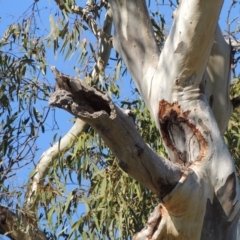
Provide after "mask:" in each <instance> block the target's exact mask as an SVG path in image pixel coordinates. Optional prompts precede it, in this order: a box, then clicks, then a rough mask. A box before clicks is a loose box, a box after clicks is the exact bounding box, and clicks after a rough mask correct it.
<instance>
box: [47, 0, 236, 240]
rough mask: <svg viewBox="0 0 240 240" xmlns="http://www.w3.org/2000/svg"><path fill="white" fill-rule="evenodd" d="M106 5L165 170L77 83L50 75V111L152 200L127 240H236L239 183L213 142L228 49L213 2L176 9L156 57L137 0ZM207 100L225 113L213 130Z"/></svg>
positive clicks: (120, 117) (102, 100)
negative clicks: (74, 120)
mask: <svg viewBox="0 0 240 240" xmlns="http://www.w3.org/2000/svg"><path fill="white" fill-rule="evenodd" d="M110 4H111V8H112V11H113V18H114V26H115V35H114V47H115V49H116V50H117V51H118V52H119V54H120V55H121V56H122V58H123V60H124V61H125V64H126V65H127V68H128V69H129V71H130V72H131V74H132V77H133V79H134V81H135V83H136V85H137V87H138V89H139V91H140V93H141V94H142V96H143V98H144V101H145V102H146V104H147V106H148V108H149V110H150V112H151V114H152V116H153V118H154V120H155V122H156V125H157V126H158V128H159V130H160V132H161V136H162V138H163V141H164V143H165V146H166V149H167V151H168V154H169V158H170V161H167V160H165V159H163V158H161V157H157V156H155V155H154V154H153V153H152V151H151V150H150V149H149V148H148V147H147V146H146V145H144V143H142V142H141V140H140V136H139V135H137V133H136V130H135V129H134V125H131V124H130V123H129V120H126V116H125V115H124V114H122V113H121V111H120V110H119V109H118V108H117V107H116V106H114V105H113V104H112V103H111V101H110V100H109V99H108V98H107V97H106V96H103V95H102V94H101V93H99V92H97V91H96V90H93V89H91V88H89V87H87V86H85V85H84V84H82V83H81V82H80V80H79V81H77V79H73V78H70V77H67V76H64V77H62V76H63V75H61V74H57V76H56V80H57V85H58V88H59V89H58V90H57V91H56V92H55V93H54V94H53V96H52V98H51V100H50V103H51V104H52V105H54V106H57V107H61V108H64V109H65V110H67V111H69V112H71V113H72V114H74V115H75V116H76V117H79V118H81V119H83V120H84V121H86V122H87V123H89V124H90V125H91V126H93V127H94V128H95V129H96V130H97V131H98V132H99V134H100V136H101V137H102V138H103V139H104V140H105V142H106V143H107V145H108V146H109V147H110V148H111V150H112V151H113V153H114V154H115V155H116V157H117V158H118V159H119V163H120V166H121V167H122V168H123V169H124V170H125V171H126V172H128V173H129V174H130V175H131V176H132V177H134V178H135V179H137V180H138V181H140V182H142V183H143V184H144V185H145V186H146V187H148V188H149V189H151V190H152V191H154V192H155V193H157V194H158V195H159V196H160V198H161V199H162V201H161V203H160V204H159V205H158V206H157V207H156V208H155V210H154V212H153V214H152V216H151V217H150V218H149V221H148V224H147V226H146V227H145V228H144V229H143V230H142V231H141V232H140V233H137V234H136V235H135V236H134V239H135V240H139V239H141V240H142V239H144V240H145V239H146V240H147V239H184V240H187V239H189V240H190V239H191V240H192V239H194V240H195V239H196V240H198V239H202V240H205V239H208V240H211V239H214V240H215V239H218V240H226V239H228V240H233V239H234V240H236V239H237V238H236V232H237V222H238V219H239V214H240V203H239V200H240V193H239V182H238V179H237V174H236V171H235V167H234V163H233V161H232V158H231V156H230V154H229V151H228V148H227V147H226V145H225V143H224V141H223V138H222V132H223V129H224V128H225V126H226V123H227V121H228V118H229V115H230V112H231V107H230V104H229V97H228V95H227V94H228V87H227V86H228V84H229V82H228V81H229V68H228V67H229V64H230V62H229V59H228V57H229V51H230V50H229V51H228V52H225V50H226V49H227V48H228V46H227V45H224V44H223V38H222V36H221V32H220V30H219V28H218V27H217V21H218V17H219V13H220V10H221V7H222V1H220V0H212V1H207V0H192V1H189V0H183V1H181V4H180V6H179V8H178V9H177V11H176V12H175V14H174V22H173V26H172V29H171V31H170V34H169V36H168V38H167V40H166V43H165V46H164V48H163V50H162V53H161V54H160V52H159V49H158V47H157V44H156V41H155V38H154V34H153V31H152V27H151V23H150V18H149V15H148V12H147V8H146V5H145V1H144V0H138V1H135V0H128V1H127V0H111V1H110ZM216 29H217V30H216ZM214 36H216V37H215V43H214V47H213V48H212V46H213V42H214ZM211 49H212V54H211V58H210V60H209V56H210V53H211ZM216 53H217V54H216ZM215 60H216V61H215ZM207 65H208V68H207V72H208V73H207V74H208V77H207V79H208V80H207V81H209V82H207V83H206V84H205V82H204V78H203V75H204V72H205V71H206V67H207ZM225 65H226V66H225ZM223 66H225V67H223ZM218 68H221V70H220V71H221V75H220V74H217V69H218ZM219 75H220V76H219ZM205 76H206V74H205ZM210 81H211V82H212V84H211V86H212V89H210V87H209V84H210ZM221 85H222V86H226V89H223V88H222V87H219V86H221ZM207 88H209V89H207ZM224 94H225V95H224ZM211 95H214V97H212V98H213V100H214V101H216V104H218V105H219V107H220V108H221V109H224V111H228V116H227V117H226V118H224V120H223V121H222V120H221V118H220V117H219V116H220V114H219V109H218V107H217V105H215V107H214V106H212V108H213V109H212V110H211V108H210V106H209V102H208V101H209V98H210V96H211ZM83 96H84V97H83ZM93 96H94V97H93ZM83 99H87V102H86V101H84V102H83ZM214 115H215V117H216V119H215V117H214ZM219 128H220V129H219ZM139 143H140V144H139ZM123 150H124V151H123Z"/></svg>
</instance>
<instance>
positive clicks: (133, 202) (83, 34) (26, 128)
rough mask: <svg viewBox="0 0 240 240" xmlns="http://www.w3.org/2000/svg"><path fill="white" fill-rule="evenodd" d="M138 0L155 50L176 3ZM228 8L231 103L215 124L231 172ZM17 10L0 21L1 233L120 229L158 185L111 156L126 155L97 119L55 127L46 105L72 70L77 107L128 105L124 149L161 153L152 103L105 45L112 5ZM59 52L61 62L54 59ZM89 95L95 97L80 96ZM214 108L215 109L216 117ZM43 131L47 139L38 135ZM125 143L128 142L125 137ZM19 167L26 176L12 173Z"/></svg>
mask: <svg viewBox="0 0 240 240" xmlns="http://www.w3.org/2000/svg"><path fill="white" fill-rule="evenodd" d="M146 4H147V7H148V10H149V15H150V20H151V22H150V23H149V24H150V25H151V26H152V29H153V35H154V36H155V39H156V46H154V47H155V49H157V51H159V52H160V51H161V50H162V49H163V47H164V45H165V43H166V39H167V38H168V35H169V31H170V26H169V22H172V20H171V13H172V12H174V11H175V10H176V9H177V7H178V4H179V3H178V1H171V0H169V1H164V0H163V1H158V0H156V1H146ZM234 8H239V2H238V1H231V3H229V4H228V6H227V7H224V9H223V11H225V12H227V17H226V26H221V27H222V32H223V36H224V38H225V40H226V42H227V43H230V45H231V56H232V59H231V61H232V62H231V67H232V69H231V73H232V77H231V84H230V97H231V103H232V105H233V113H232V115H231V119H230V121H229V124H228V127H227V129H226V131H225V126H223V129H224V131H223V132H224V140H225V142H226V144H227V146H228V148H229V150H230V153H231V155H232V158H233V160H234V162H235V165H236V169H237V173H238V175H239V173H240V123H239V117H240V108H239V102H240V99H239V98H240V79H239V69H238V62H239V59H240V58H239V50H240V47H239V46H240V45H239V44H240V43H239V42H238V39H239V25H238V24H239V23H238V17H236V16H235V15H234V14H232V13H233V12H234ZM19 11H21V12H19V15H18V16H16V18H14V19H13V21H12V23H11V24H10V25H9V26H4V27H5V32H4V34H3V35H2V36H1V39H0V80H1V81H0V112H1V118H0V121H1V122H0V128H1V131H0V151H1V152H0V156H1V165H0V182H1V185H0V188H1V207H0V208H1V211H0V233H1V234H3V235H7V236H9V238H10V239H20V238H22V239H28V238H26V236H28V237H29V239H128V238H130V237H131V236H133V235H134V234H135V233H136V232H139V231H140V230H141V229H142V228H143V227H144V225H145V224H146V222H147V220H148V217H149V214H150V212H152V211H153V209H154V207H155V206H156V205H157V204H158V203H159V201H160V200H161V199H160V197H159V195H158V194H157V192H156V191H155V190H154V189H153V188H151V187H146V186H144V185H142V184H141V183H140V182H141V179H138V180H139V181H140V182H139V181H136V180H134V179H133V178H132V177H131V176H129V175H128V174H127V173H125V172H124V171H123V170H124V169H125V168H126V166H124V164H122V165H121V164H120V166H119V163H118V160H117V158H116V155H117V154H122V156H125V155H124V152H127V150H126V149H119V152H120V153H117V154H116V153H115V152H112V151H111V150H110V149H109V144H118V143H117V141H116V142H114V141H113V140H111V139H110V140H109V139H104V140H103V138H102V136H101V131H106V129H105V130H104V129H102V130H101V129H100V130H99V131H95V130H94V127H93V126H90V125H89V124H88V123H86V122H85V121H83V119H79V118H73V117H72V119H71V121H72V122H73V124H72V125H73V126H72V128H71V129H70V130H69V132H68V133H67V134H59V131H58V128H59V127H58V124H59V126H62V125H63V124H64V123H63V122H62V119H61V116H60V115H57V116H58V117H55V110H54V109H53V108H52V107H50V106H48V101H49V99H50V96H53V93H54V91H55V90H56V89H58V88H59V89H60V90H61V88H62V87H64V88H69V86H66V85H67V84H66V82H64V79H66V78H68V77H69V76H68V75H65V74H63V73H67V74H70V75H72V77H71V79H73V80H72V82H74V81H75V80H76V79H80V80H81V81H82V82H83V85H82V86H81V88H82V89H83V91H85V90H86V89H87V90H86V92H87V93H88V95H86V97H83V98H82V99H80V101H81V103H82V105H83V106H86V109H87V110H86V111H92V112H94V111H97V110H101V109H105V111H106V112H107V113H108V114H111V109H109V107H108V106H107V105H104V104H103V103H102V102H101V101H99V99H98V98H97V97H96V96H102V95H101V94H100V93H106V95H105V96H106V97H105V98H104V101H106V102H110V99H111V101H112V102H113V104H114V106H117V109H120V110H122V111H123V112H124V113H125V114H126V115H128V117H129V126H130V125H131V124H132V125H131V127H132V128H134V129H135V130H137V131H138V132H139V136H141V139H140V137H139V140H138V141H139V146H137V147H138V152H137V153H131V154H132V157H133V158H134V154H136V155H138V154H140V153H141V154H142V145H141V144H146V145H147V146H148V147H149V149H151V150H149V151H152V153H151V154H152V155H151V156H152V157H153V158H154V157H155V156H157V154H159V155H161V156H163V157H165V158H168V154H167V152H166V150H165V147H164V145H163V140H162V138H161V137H160V134H159V130H158V129H157V127H156V125H155V122H154V120H153V119H152V118H151V116H150V112H149V110H148V109H149V106H150V105H151V104H149V103H148V102H144V101H143V97H142V96H141V95H140V93H142V92H141V87H139V86H136V85H137V84H136V85H135V83H134V82H133V81H132V79H131V76H130V74H129V71H131V70H132V69H131V68H130V67H129V66H126V65H125V64H127V63H124V61H123V59H122V56H120V54H119V53H118V52H117V51H116V50H115V49H114V48H116V46H113V18H114V17H116V15H114V16H113V13H112V10H111V8H110V4H109V2H108V1H106V0H99V1H96V0H87V1H74V0H55V1H50V2H49V3H47V2H45V1H29V7H28V8H27V9H26V11H25V9H23V10H21V9H20V10H19ZM2 12H4V11H2ZM115 14H116V13H115ZM173 15H174V14H173ZM4 17H5V16H4V15H3V16H2V20H1V21H2V22H1V24H3V25H4ZM46 17H48V20H47V21H46V19H45V18H46ZM119 24H121V23H119ZM136 24H137V22H136ZM146 24H148V23H146ZM136 26H137V25H136ZM206 34H207V33H206ZM149 43H151V42H149ZM125 44H126V45H125V46H126V47H127V43H125ZM118 49H119V48H118ZM123 52H124V49H123ZM149 54H150V53H149ZM53 56H54V58H53ZM153 58H154V57H153ZM54 59H55V60H54ZM58 61H59V62H61V63H62V64H59V66H60V67H61V68H63V69H59V67H58V65H57V64H58ZM166 61H168V60H167V59H166ZM153 62H154V59H153ZM53 65H57V67H58V69H56V68H55V67H53ZM65 66H67V67H65ZM69 68H71V69H69ZM52 71H53V73H54V74H55V77H56V78H61V79H63V80H62V85H63V86H62V85H61V83H59V82H58V85H57V86H56V87H55V80H54V75H53V74H52ZM60 71H61V72H63V73H60ZM132 71H133V70H132ZM133 72H134V71H133ZM135 74H136V75H137V74H138V73H137V72H136V73H135ZM132 77H134V76H132ZM74 79H75V80H74ZM74 84H75V83H74ZM84 84H85V85H84ZM227 85H228V84H227ZM88 87H91V88H89V89H88ZM96 89H97V90H96ZM79 91H80V90H79ZM98 91H99V92H98ZM89 99H91V101H92V102H93V103H94V106H93V105H92V106H88V105H87V104H85V103H87V102H88V100H89ZM50 102H51V100H50ZM219 104H220V103H218V105H219ZM66 105H67V103H66ZM89 109H90V110H89ZM120 110H119V113H118V114H120V112H121V111H120ZM58 111H59V110H58ZM150 111H151V109H150ZM61 114H64V113H61ZM221 114H222V115H223V114H224V113H222V112H221V113H220V117H221ZM226 114H227V113H226ZM229 114H230V113H229ZM101 121H107V120H106V119H104V118H103V119H102V120H101ZM116 124H117V123H116ZM94 126H95V125H94ZM95 127H96V126H95ZM60 130H61V129H60ZM124 131H126V132H129V131H130V130H129V129H128V128H127V127H126V129H124V130H123V133H122V134H123V135H122V138H121V139H122V141H126V142H127V143H128V140H127V139H124V134H125V133H124ZM49 132H50V136H51V135H52V136H51V139H46V138H49ZM45 136H47V137H45ZM40 137H41V139H43V140H42V141H45V142H46V141H47V142H49V143H51V144H49V149H45V150H44V151H42V147H41V146H39V144H41V141H39V138H40ZM111 141H112V143H111ZM141 141H142V142H141ZM144 142H145V143H144ZM140 143H141V144H140ZM130 144H133V143H132V142H131V141H130V140H129V145H130ZM119 146H121V145H119ZM128 154H129V153H128ZM40 155H41V156H40ZM36 156H40V157H36ZM126 157H129V156H128V155H127V153H126ZM143 165H144V163H143ZM136 167H137V166H136ZM155 167H156V168H157V165H156V166H153V168H155ZM122 169H123V170H122ZM173 172H174V169H173ZM148 174H149V173H147V170H145V172H142V176H141V177H142V178H147V177H148ZM149 175H150V174H149ZM23 176H27V177H26V178H25V179H24V180H23V181H19V178H20V179H22V178H23ZM133 177H135V176H133ZM149 178H150V177H149ZM176 178H177V177H176ZM174 180H175V179H174V177H173V179H172V181H173V182H174ZM149 181H150V180H149ZM150 185H151V184H149V186H150ZM168 191H169V189H167V190H166V192H168ZM36 236H37V237H36Z"/></svg>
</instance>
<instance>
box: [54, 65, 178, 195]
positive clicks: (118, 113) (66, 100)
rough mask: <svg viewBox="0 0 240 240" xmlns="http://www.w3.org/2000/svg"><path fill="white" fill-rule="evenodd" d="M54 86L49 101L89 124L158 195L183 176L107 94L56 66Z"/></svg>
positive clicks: (121, 162)
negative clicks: (148, 141) (161, 155)
mask: <svg viewBox="0 0 240 240" xmlns="http://www.w3.org/2000/svg"><path fill="white" fill-rule="evenodd" d="M53 71H54V72H55V78H56V81H57V89H58V90H56V91H55V93H54V94H53V95H52V96H51V98H50V104H51V105H52V106H56V107H59V108H63V109H65V110H66V111H68V112H70V113H72V114H73V115H74V116H76V117H77V118H81V119H82V120H84V121H85V122H87V123H88V124H89V125H91V126H92V127H93V128H94V129H95V130H96V131H97V132H98V133H99V135H100V136H101V137H102V138H103V140H104V141H105V143H106V144H107V146H108V147H109V148H110V149H111V151H112V152H113V154H114V155H115V156H116V157H117V158H118V161H119V166H120V167H121V168H122V169H123V170H124V171H125V172H127V173H128V174H129V175H130V176H132V177H133V178H134V179H136V180H137V181H139V182H140V183H142V184H143V185H145V186H146V187H147V188H149V189H151V190H152V191H153V192H154V193H156V194H158V195H159V196H160V197H164V196H165V195H166V194H168V193H169V192H170V191H171V190H172V189H173V188H174V186H175V185H176V184H177V182H178V180H179V179H180V178H181V176H182V170H181V169H180V168H179V167H178V166H177V165H175V164H173V163H171V162H169V161H168V160H166V159H164V158H162V157H159V156H158V155H157V154H156V153H155V152H154V151H152V150H151V149H150V148H149V147H148V145H147V144H146V143H145V142H144V140H143V139H142V138H141V136H140V135H139V133H138V131H137V130H136V127H135V125H134V123H133V121H132V119H131V117H129V116H128V114H127V113H126V112H124V111H122V110H120V109H119V108H118V107H117V106H116V105H114V104H113V103H112V101H111V100H110V99H109V98H108V97H107V95H105V94H103V93H101V92H98V91H97V90H96V89H94V88H92V87H90V86H88V85H86V84H85V83H84V82H83V81H81V80H80V79H78V78H71V77H69V76H67V75H64V74H61V73H59V72H58V71H57V70H56V69H53Z"/></svg>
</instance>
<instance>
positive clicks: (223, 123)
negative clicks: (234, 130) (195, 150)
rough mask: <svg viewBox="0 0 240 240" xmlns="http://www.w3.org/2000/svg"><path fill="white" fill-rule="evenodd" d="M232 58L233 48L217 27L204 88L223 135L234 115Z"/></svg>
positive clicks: (203, 82) (203, 84)
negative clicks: (230, 89) (231, 90)
mask: <svg viewBox="0 0 240 240" xmlns="http://www.w3.org/2000/svg"><path fill="white" fill-rule="evenodd" d="M231 57H232V56H231V46H230V45H229V44H227V42H226V41H225V39H224V37H223V35H222V32H221V29H220V27H219V26H217V29H216V32H215V38H214V43H213V47H212V50H211V54H210V58H209V61H208V65H207V69H206V72H205V74H204V77H203V80H202V87H203V91H204V92H205V94H206V97H207V100H208V103H209V105H210V107H211V108H212V111H213V114H214V116H215V119H216V121H217V123H218V127H219V130H220V131H221V133H224V132H225V130H226V128H227V126H228V122H229V118H230V117H231V114H232V103H231V101H230V94H229V88H230V87H229V85H230V76H231V63H232V61H231ZM223 113H224V114H223Z"/></svg>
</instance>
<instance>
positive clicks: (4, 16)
mask: <svg viewBox="0 0 240 240" xmlns="http://www.w3.org/2000/svg"><path fill="white" fill-rule="evenodd" d="M32 2H33V1H31V0H24V1H20V0H0V17H1V19H0V37H1V36H2V34H3V33H4V31H5V29H6V28H7V26H9V25H10V24H11V23H13V22H15V21H16V20H18V19H19V18H20V17H21V16H22V14H23V13H24V11H26V10H27V9H28V8H29V6H30V5H31V4H32ZM80 2H81V4H83V3H84V2H85V1H80ZM230 2H231V1H229V0H228V1H225V3H224V6H223V10H222V14H221V16H220V20H219V22H220V26H221V28H222V30H223V31H224V30H226V29H227V24H226V16H227V11H228V8H229V5H230ZM38 5H39V9H42V10H41V14H42V17H41V21H42V22H41V23H40V25H41V26H42V27H43V28H46V36H47V35H48V34H47V30H48V29H49V13H51V12H52V13H54V10H53V6H54V4H53V1H50V0H48V1H44V0H40V1H39V2H38ZM237 6H238V5H237ZM159 9H160V11H161V13H162V14H163V15H166V16H170V15H169V8H168V7H159ZM239 14H240V10H239V8H234V9H233V11H232V13H231V19H234V18H235V17H237V16H239ZM170 24H171V18H167V25H166V26H167V27H170ZM234 26H235V24H233V26H232V30H233V28H234ZM47 55H48V64H50V65H55V66H56V67H57V68H58V69H60V70H61V71H62V72H64V73H67V74H72V75H76V72H74V70H73V68H72V66H73V62H72V61H75V60H74V58H73V59H72V60H67V61H65V62H64V61H63V57H62V56H60V55H59V56H58V58H55V57H54V56H53V53H52V52H50V51H49V52H48V53H47ZM74 63H75V62H74ZM47 78H48V79H49V80H50V82H51V84H54V78H53V76H52V74H51V73H50V72H49V71H48V76H47ZM128 80H129V79H128ZM123 87H124V88H125V89H127V86H126V81H124V83H123ZM127 94H129V92H126V96H127ZM46 106H47V103H44V102H42V103H39V107H46ZM55 114H56V115H55V118H56V119H58V125H59V130H56V131H55V132H52V131H47V132H46V133H45V134H40V137H39V139H38V141H37V144H38V148H39V151H38V154H37V155H36V157H35V162H37V159H38V158H39V157H40V156H41V154H42V152H44V151H46V150H47V149H48V148H49V147H50V144H51V143H52V138H53V135H54V133H56V132H57V133H58V136H59V137H60V136H61V135H64V134H65V133H66V132H67V131H68V130H69V129H70V128H71V126H72V122H71V121H70V120H71V119H73V117H72V116H71V115H70V114H68V113H66V112H65V111H63V110H59V109H57V110H56V113H55ZM59 119H60V120H59ZM49 121H50V122H49V125H52V118H51V117H50V118H49ZM32 167H33V166H32V165H29V166H28V167H27V169H24V170H21V174H19V176H18V179H19V181H22V182H27V181H28V178H29V172H30V171H31V170H32ZM0 239H1V238H0Z"/></svg>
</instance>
